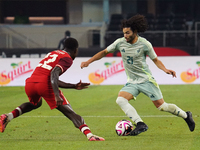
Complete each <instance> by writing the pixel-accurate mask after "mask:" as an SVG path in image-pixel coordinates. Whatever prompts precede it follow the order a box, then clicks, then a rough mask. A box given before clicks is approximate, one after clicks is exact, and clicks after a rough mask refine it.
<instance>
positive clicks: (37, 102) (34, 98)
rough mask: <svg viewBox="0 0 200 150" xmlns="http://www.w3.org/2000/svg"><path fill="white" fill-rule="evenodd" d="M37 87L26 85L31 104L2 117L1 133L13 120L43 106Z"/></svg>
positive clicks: (24, 104) (0, 122)
mask: <svg viewBox="0 0 200 150" xmlns="http://www.w3.org/2000/svg"><path fill="white" fill-rule="evenodd" d="M35 86H36V84H35V83H26V85H25V91H26V94H27V96H28V98H29V101H30V102H26V103H23V104H21V105H20V106H19V107H17V108H16V109H14V110H13V111H11V112H10V113H8V114H2V115H1V119H0V132H4V130H5V128H6V126H7V124H8V122H10V121H11V120H12V119H14V118H17V117H18V116H20V115H22V114H24V113H26V112H29V111H32V110H33V109H37V108H38V107H40V106H41V105H42V98H41V96H40V95H39V94H38V92H37V90H38V88H37V87H35Z"/></svg>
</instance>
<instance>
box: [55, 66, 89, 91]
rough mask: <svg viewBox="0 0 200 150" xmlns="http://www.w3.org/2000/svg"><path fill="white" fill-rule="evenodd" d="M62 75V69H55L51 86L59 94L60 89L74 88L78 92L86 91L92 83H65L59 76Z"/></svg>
mask: <svg viewBox="0 0 200 150" xmlns="http://www.w3.org/2000/svg"><path fill="white" fill-rule="evenodd" d="M61 73H62V70H61V68H60V67H57V66H56V67H54V69H53V70H52V71H51V85H52V88H53V90H54V89H55V90H54V91H55V92H56V93H57V92H58V94H59V89H58V87H60V88H74V89H77V90H81V89H85V88H87V86H88V85H90V83H82V82H81V81H80V82H78V83H77V84H71V83H66V82H63V81H60V80H59V75H60V74H61Z"/></svg>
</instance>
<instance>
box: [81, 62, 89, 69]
mask: <svg viewBox="0 0 200 150" xmlns="http://www.w3.org/2000/svg"><path fill="white" fill-rule="evenodd" d="M87 66H89V63H87V62H82V63H81V69H83V68H84V67H87Z"/></svg>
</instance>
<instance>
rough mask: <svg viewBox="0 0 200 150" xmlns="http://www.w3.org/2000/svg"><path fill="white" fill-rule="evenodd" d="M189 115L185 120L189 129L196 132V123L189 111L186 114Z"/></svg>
mask: <svg viewBox="0 0 200 150" xmlns="http://www.w3.org/2000/svg"><path fill="white" fill-rule="evenodd" d="M186 114H187V118H185V119H184V120H185V121H186V123H187V125H188V127H189V128H190V131H191V132H192V131H194V128H195V122H194V120H193V118H192V113H191V112H190V111H187V112H186Z"/></svg>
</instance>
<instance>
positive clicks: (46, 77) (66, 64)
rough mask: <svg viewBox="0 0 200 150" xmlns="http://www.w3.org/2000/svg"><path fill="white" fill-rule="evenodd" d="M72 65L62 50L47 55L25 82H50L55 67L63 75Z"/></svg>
mask: <svg viewBox="0 0 200 150" xmlns="http://www.w3.org/2000/svg"><path fill="white" fill-rule="evenodd" d="M72 63H73V60H72V58H71V57H70V55H69V54H68V53H67V52H66V51H63V50H56V51H52V52H50V53H48V54H47V55H46V56H45V57H44V58H43V59H42V60H41V61H40V63H39V65H38V66H37V67H36V68H35V70H34V72H33V74H32V75H31V77H30V78H29V79H28V80H26V81H27V82H45V83H47V82H50V76H51V71H52V70H53V68H54V67H55V66H58V67H60V68H61V70H62V73H61V74H63V73H64V72H65V71H66V70H67V69H68V68H70V67H71V65H72Z"/></svg>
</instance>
